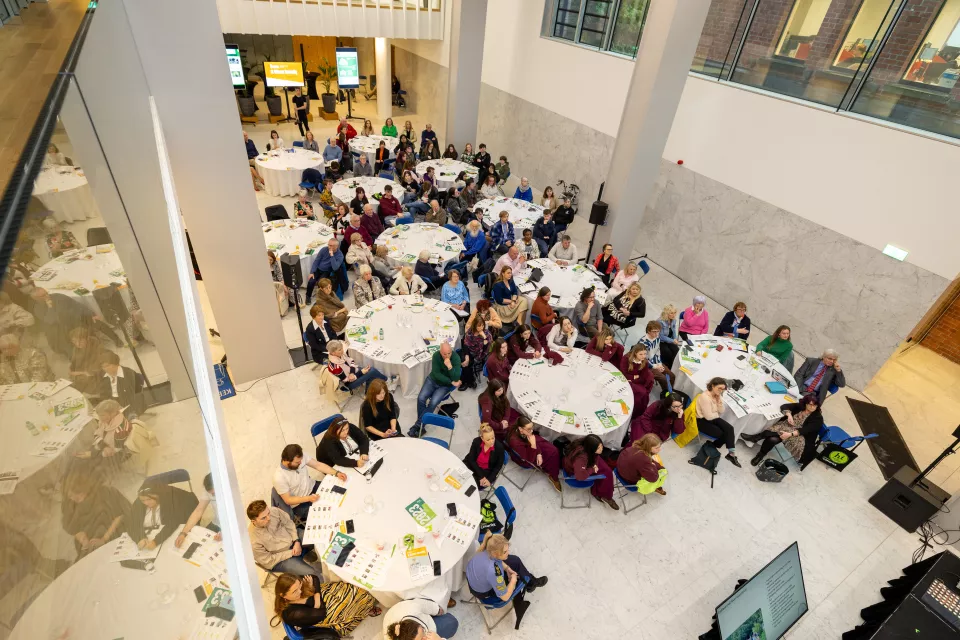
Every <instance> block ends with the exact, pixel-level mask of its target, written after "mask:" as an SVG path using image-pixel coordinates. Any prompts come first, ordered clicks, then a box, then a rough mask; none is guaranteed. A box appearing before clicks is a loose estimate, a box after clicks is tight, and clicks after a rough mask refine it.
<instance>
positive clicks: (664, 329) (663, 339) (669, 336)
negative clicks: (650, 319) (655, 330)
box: [657, 304, 680, 369]
mask: <svg viewBox="0 0 960 640" xmlns="http://www.w3.org/2000/svg"><path fill="white" fill-rule="evenodd" d="M657 321H658V322H659V323H660V360H661V361H662V362H663V365H664V366H665V367H666V368H667V369H673V361H674V359H675V358H676V357H677V354H678V353H680V344H679V343H678V342H677V340H679V338H680V333H679V331H678V330H677V308H676V307H675V306H673V305H672V304H668V305H667V306H665V307H664V308H663V311H661V312H660V317H659V318H658V319H657Z"/></svg>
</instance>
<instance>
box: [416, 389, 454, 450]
mask: <svg viewBox="0 0 960 640" xmlns="http://www.w3.org/2000/svg"><path fill="white" fill-rule="evenodd" d="M447 397H448V398H449V397H450V396H449V395H447ZM445 399H446V398H444V400H445ZM434 408H436V407H434ZM430 425H434V426H437V427H442V428H444V429H449V430H450V441H449V442H445V441H443V440H441V439H439V438H433V437H424V436H423V432H424V431H426V429H427V427H428V426H430ZM456 426H457V425H456V423H455V422H454V421H453V418H450V417H447V416H441V415H437V414H436V413H425V414H423V418H422V419H421V420H420V439H421V440H426V441H428V442H432V443H434V444H438V445H440V446H441V447H443V448H444V449H448V450H449V449H450V444H452V443H453V430H454V428H455V427H456Z"/></svg>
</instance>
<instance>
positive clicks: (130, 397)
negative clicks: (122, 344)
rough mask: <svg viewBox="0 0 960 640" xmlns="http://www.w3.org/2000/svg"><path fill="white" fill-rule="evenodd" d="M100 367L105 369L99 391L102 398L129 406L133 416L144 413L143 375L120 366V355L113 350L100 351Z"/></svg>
mask: <svg viewBox="0 0 960 640" xmlns="http://www.w3.org/2000/svg"><path fill="white" fill-rule="evenodd" d="M100 368H101V370H102V371H103V377H102V378H100V389H99V393H98V395H99V396H100V399H101V400H110V399H113V400H116V401H117V402H119V403H120V405H121V406H123V407H128V409H127V414H128V415H130V416H131V417H136V416H138V415H139V414H141V413H143V410H144V408H145V403H144V399H143V377H142V376H140V375H139V374H137V373H136V372H135V371H134V370H133V369H131V368H130V367H122V366H120V356H118V355H117V354H115V353H114V352H113V351H106V350H104V351H102V352H101V353H100Z"/></svg>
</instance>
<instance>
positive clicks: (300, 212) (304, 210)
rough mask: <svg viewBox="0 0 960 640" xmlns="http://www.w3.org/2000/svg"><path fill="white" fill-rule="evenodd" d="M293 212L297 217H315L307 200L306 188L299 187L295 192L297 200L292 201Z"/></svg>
mask: <svg viewBox="0 0 960 640" xmlns="http://www.w3.org/2000/svg"><path fill="white" fill-rule="evenodd" d="M293 213H294V215H295V216H296V217H297V218H306V219H308V220H316V219H317V216H315V215H314V214H313V205H312V204H310V201H308V200H307V190H306V189H300V191H298V192H297V201H296V202H294V203H293Z"/></svg>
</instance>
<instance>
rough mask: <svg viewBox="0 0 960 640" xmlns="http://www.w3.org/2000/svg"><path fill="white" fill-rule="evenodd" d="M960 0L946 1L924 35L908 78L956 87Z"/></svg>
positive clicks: (949, 87)
mask: <svg viewBox="0 0 960 640" xmlns="http://www.w3.org/2000/svg"><path fill="white" fill-rule="evenodd" d="M958 55H960V0H955V1H954V2H947V3H946V4H944V6H943V9H942V10H941V11H940V15H939V16H937V20H936V22H934V23H933V26H932V27H931V28H930V31H929V32H928V33H927V35H926V37H925V38H924V44H923V46H922V47H920V50H919V51H918V52H917V55H916V56H915V57H914V59H913V62H912V63H911V64H910V66H909V67H908V68H907V71H906V73H904V75H903V79H904V80H910V81H912V82H922V83H923V84H929V85H934V86H937V87H943V88H944V89H952V88H953V87H955V86H956V84H957V77H958V74H960V72H958V70H957V68H958V66H960V65H958V62H957V56H958Z"/></svg>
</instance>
